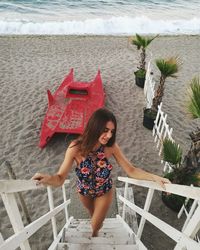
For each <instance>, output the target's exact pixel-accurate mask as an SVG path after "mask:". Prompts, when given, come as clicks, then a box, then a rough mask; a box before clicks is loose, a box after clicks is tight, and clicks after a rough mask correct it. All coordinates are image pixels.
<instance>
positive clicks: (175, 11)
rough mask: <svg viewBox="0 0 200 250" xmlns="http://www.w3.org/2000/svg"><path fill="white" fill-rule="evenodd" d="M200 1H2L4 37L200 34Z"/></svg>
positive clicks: (0, 25)
mask: <svg viewBox="0 0 200 250" xmlns="http://www.w3.org/2000/svg"><path fill="white" fill-rule="evenodd" d="M199 13H200V0H119V1H117V0H101V1H98V0H8V1H4V0H3V1H2V0H0V34H1V35H5V34H76V35H83V34H95V35H133V34H135V33H139V34H157V33H159V34H200V14H199Z"/></svg>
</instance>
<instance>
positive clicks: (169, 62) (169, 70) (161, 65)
mask: <svg viewBox="0 0 200 250" xmlns="http://www.w3.org/2000/svg"><path fill="white" fill-rule="evenodd" d="M180 65H181V63H180V62H179V59H178V58H177V57H171V58H169V59H157V60H156V66H157V67H158V69H159V70H160V73H161V76H160V82H159V85H158V88H157V90H156V94H155V97H154V99H153V109H154V110H157V109H158V105H159V104H160V103H161V101H162V97H163V96H164V89H165V81H166V79H167V78H168V77H177V76H176V75H175V74H176V73H177V72H178V71H179V67H180Z"/></svg>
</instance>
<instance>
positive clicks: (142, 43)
mask: <svg viewBox="0 0 200 250" xmlns="http://www.w3.org/2000/svg"><path fill="white" fill-rule="evenodd" d="M157 36H158V35H156V36H154V37H153V38H150V37H144V36H140V35H138V34H136V35H135V37H134V38H133V39H132V40H131V43H132V44H133V45H135V46H136V47H137V49H138V50H141V53H140V62H139V64H140V65H139V66H138V70H137V71H135V72H134V74H135V83H136V85H137V86H139V87H141V88H144V83H145V75H146V68H145V64H146V48H147V47H148V46H149V44H150V43H151V42H152V41H153V40H154V39H155V38H156V37H157Z"/></svg>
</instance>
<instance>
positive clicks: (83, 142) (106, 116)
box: [76, 108, 117, 156]
mask: <svg viewBox="0 0 200 250" xmlns="http://www.w3.org/2000/svg"><path fill="white" fill-rule="evenodd" d="M109 121H111V122H113V124H114V126H115V129H114V131H113V135H112V137H111V138H110V140H109V141H108V143H107V144H106V146H108V147H111V146H112V145H113V144H114V143H115V139H116V129H117V121H116V118H115V116H114V114H113V113H112V112H110V111H109V110H107V109H105V108H101V109H98V110H96V111H95V112H94V113H93V114H92V116H91V117H90V119H89V121H88V123H87V125H86V128H85V130H84V132H83V135H82V136H80V137H79V138H78V140H77V144H78V145H79V146H80V151H81V154H82V155H83V156H87V155H88V154H89V153H90V152H91V151H92V150H93V148H94V147H95V145H96V144H97V142H98V139H99V137H100V136H101V135H102V133H103V132H104V131H105V128H106V123H107V122H109ZM77 144H76V145H77Z"/></svg>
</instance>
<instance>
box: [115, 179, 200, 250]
mask: <svg viewBox="0 0 200 250" xmlns="http://www.w3.org/2000/svg"><path fill="white" fill-rule="evenodd" d="M118 180H119V181H122V182H124V183H125V190H124V193H125V194H126V193H127V189H128V184H133V185H137V186H142V187H145V188H148V193H147V197H146V201H145V205H144V208H140V207H139V206H137V205H136V204H135V203H133V202H130V201H129V200H128V199H127V198H126V195H124V197H122V196H121V195H120V196H119V199H120V200H121V201H122V202H123V204H124V206H123V209H124V210H125V209H126V206H127V207H129V208H131V209H132V210H134V211H135V212H136V213H138V214H139V215H140V216H141V219H140V224H139V228H138V231H137V233H136V237H137V238H139V239H140V238H141V235H142V232H143V228H144V225H145V222H146V220H148V221H149V222H150V223H152V224H153V225H154V226H155V227H157V228H158V229H159V230H161V231H162V232H163V233H164V234H166V235H167V236H169V237H170V238H171V239H173V240H174V241H175V242H176V246H175V248H174V249H175V250H199V249H200V243H198V242H196V240H195V239H194V238H195V235H196V234H197V232H198V231H199V229H200V188H198V187H191V186H184V185H177V184H165V187H166V189H165V190H163V189H162V188H161V187H160V186H159V185H158V184H156V183H155V182H151V181H141V180H135V179H132V178H127V177H118ZM155 190H158V191H166V192H168V193H173V194H177V195H181V196H184V197H189V198H191V199H195V200H197V203H196V208H195V209H194V210H193V213H191V216H190V217H188V218H187V223H186V224H185V226H184V227H183V229H182V231H179V230H177V229H175V228H174V227H172V226H171V225H169V224H167V223H166V222H164V221H162V220H161V219H159V218H157V217H156V216H155V215H152V214H151V213H149V208H150V205H151V202H152V198H153V194H154V191H155ZM124 210H123V212H122V213H123V214H125V211H124ZM166 249H167V246H166Z"/></svg>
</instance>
